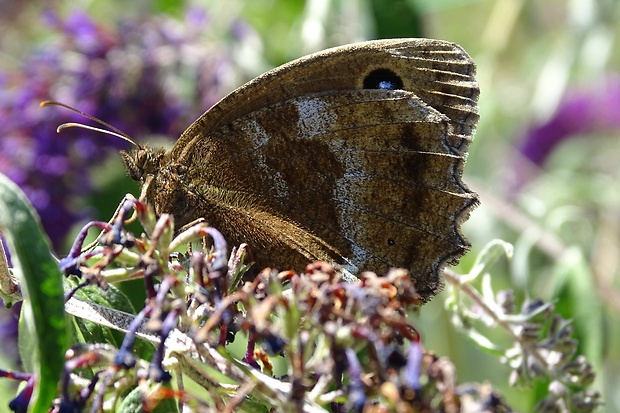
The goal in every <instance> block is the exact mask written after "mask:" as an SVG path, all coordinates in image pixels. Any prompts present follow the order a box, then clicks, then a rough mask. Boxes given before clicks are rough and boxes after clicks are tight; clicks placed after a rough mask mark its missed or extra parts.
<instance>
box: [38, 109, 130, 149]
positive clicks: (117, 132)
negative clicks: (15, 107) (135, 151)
mask: <svg viewBox="0 0 620 413" xmlns="http://www.w3.org/2000/svg"><path fill="white" fill-rule="evenodd" d="M39 106H41V107H43V106H61V107H63V108H65V109H69V110H70V111H72V112H75V113H78V114H80V115H82V116H84V117H85V118H88V119H90V120H92V121H93V122H97V123H98V124H100V125H103V126H105V127H106V128H109V129H110V130H108V129H101V128H96V127H94V126H89V125H84V124H83V123H75V122H68V123H63V124H62V125H60V126H58V128H56V132H60V131H61V130H63V129H67V128H72V127H77V128H82V129H88V130H92V131H95V132H101V133H105V134H107V135H112V136H116V137H117V138H120V139H122V140H124V141H127V142H129V143H131V144H132V145H134V146H135V147H137V148H142V146H140V145H139V144H138V143H137V142H135V141H134V140H133V139H131V137H130V136H129V135H127V134H126V133H125V132H123V131H122V130H120V129H118V128H117V127H115V126H112V125H110V124H109V123H107V122H105V121H102V120H101V119H98V118H96V117H94V116H92V115H89V114H88V113H84V112H82V111H81V110H79V109H76V108H74V107H73V106H69V105H67V104H65V103H61V102H56V101H55V100H46V101H44V102H41V103H40V105H39Z"/></svg>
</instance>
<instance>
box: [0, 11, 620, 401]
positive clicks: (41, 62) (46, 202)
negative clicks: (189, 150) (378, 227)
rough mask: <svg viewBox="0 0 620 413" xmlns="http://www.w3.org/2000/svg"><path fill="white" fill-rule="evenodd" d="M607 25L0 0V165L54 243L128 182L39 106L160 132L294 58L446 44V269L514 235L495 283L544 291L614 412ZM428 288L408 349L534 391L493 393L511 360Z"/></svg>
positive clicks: (458, 15) (617, 132)
mask: <svg viewBox="0 0 620 413" xmlns="http://www.w3.org/2000/svg"><path fill="white" fill-rule="evenodd" d="M619 17H620V2H617V1H616V0H546V1H544V2H543V1H527V0H477V1H476V0H427V1H423V0H340V1H338V0H332V1H330V0H307V1H304V0H261V1H252V0H247V1H242V0H228V1H225V2H223V1H207V0H203V1H193V2H187V1H186V2H183V1H171V0H157V1H134V2H120V1H110V0H106V1H102V0H89V1H56V2H44V1H30V2H22V1H11V0H4V1H2V2H0V171H1V172H3V173H5V174H7V175H8V176H9V177H10V178H11V179H13V180H14V181H15V182H16V183H18V184H19V185H20V187H21V188H22V189H23V190H24V191H25V192H26V194H27V195H28V197H29V198H30V200H31V201H32V203H33V204H34V205H35V207H36V208H37V210H38V211H39V214H40V215H41V218H42V220H43V223H44V226H45V229H46V231H47V232H48V234H49V236H50V238H51V239H52V241H53V244H54V247H55V250H56V253H57V254H59V255H63V254H66V253H67V251H68V248H69V244H70V240H71V237H72V236H73V235H74V234H75V233H76V230H77V228H79V227H80V226H81V225H83V224H84V223H85V222H87V221H88V220H91V219H102V220H107V219H108V218H109V217H110V216H111V215H112V213H113V211H114V209H115V207H116V205H117V204H118V202H119V201H120V200H121V198H122V196H123V195H124V194H125V193H127V192H131V193H134V194H137V185H136V184H135V183H133V182H131V180H130V179H129V178H128V177H127V176H126V174H125V172H124V170H123V167H122V164H121V162H120V158H119V156H118V149H123V148H124V149H128V147H129V145H128V144H127V143H125V142H122V141H120V140H117V139H114V138H112V137H110V136H105V135H99V134H96V133H92V132H87V131H84V130H77V129H71V130H67V131H65V132H63V133H62V134H56V132H55V131H56V127H57V126H58V125H59V124H61V123H63V122H67V121H80V122H85V119H84V118H80V117H79V116H77V115H75V114H73V113H70V112H68V111H64V110H62V109H60V108H54V107H52V108H49V107H48V108H40V107H39V102H40V101H42V100H47V99H55V100H59V101H62V102H63V103H67V104H70V105H72V106H75V107H77V108H79V109H80V110H83V111H84V112H86V113H89V114H91V115H94V116H96V117H98V118H100V119H102V120H104V121H106V122H109V123H111V124H112V125H114V126H116V127H118V128H120V129H121V130H123V131H124V132H126V133H128V134H129V135H131V136H132V137H134V138H135V139H136V140H137V141H139V142H159V143H163V144H170V142H173V140H174V139H175V138H176V137H177V136H179V135H180V133H181V132H182V131H183V129H184V128H185V127H187V126H188V125H189V124H190V123H191V122H192V121H193V120H194V119H195V118H196V117H197V116H198V115H200V114H201V113H202V112H203V111H204V110H206V109H207V108H208V107H209V106H210V105H212V104H213V103H215V102H216V101H217V100H218V99H219V98H220V97H222V96H224V95H225V94H226V93H228V92H230V91H231V90H233V89H234V88H235V87H237V86H239V85H241V84H242V83H243V82H245V81H247V80H249V79H251V78H253V77H255V76H257V75H259V74H260V73H262V72H264V71H265V70H267V69H269V68H271V67H274V66H276V65H279V64H282V63H284V62H287V61H289V60H291V59H293V58H296V57H299V56H301V55H304V54H307V53H310V52H313V51H317V50H320V49H323V48H326V47H330V46H335V45H340V44H345V43H350V42H354V41H361V40H368V39H376V38H386V37H431V38H439V39H446V40H450V41H453V42H456V43H459V44H460V45H461V46H463V47H464V48H465V49H466V50H467V51H468V52H469V53H470V54H471V56H472V57H473V58H474V60H475V61H476V62H477V66H478V79H479V83H480V89H481V97H480V115H481V119H480V123H479V126H478V130H477V133H476V139H475V141H474V143H473V144H472V145H471V148H470V155H469V158H468V163H467V167H466V171H465V181H466V182H467V183H468V184H469V185H470V186H471V187H473V188H474V189H475V190H476V191H478V192H479V193H480V195H481V201H482V205H481V206H480V207H479V208H478V209H477V210H476V211H475V212H474V213H473V214H472V217H471V219H470V221H469V222H468V223H467V224H466V225H465V229H464V231H465V233H466V234H467V236H468V237H469V239H470V241H471V242H472V244H473V248H472V252H471V253H470V254H469V255H468V256H466V257H465V258H464V259H463V260H462V262H461V264H460V266H459V267H458V268H457V270H459V271H461V272H466V271H468V270H469V268H470V266H471V265H472V262H473V259H474V257H475V255H476V253H477V252H479V251H480V250H481V249H482V248H483V247H484V246H485V245H486V244H487V243H488V242H489V241H491V240H493V239H496V238H501V239H503V240H505V241H508V242H510V243H512V244H514V246H515V252H514V256H513V257H512V259H511V260H504V261H502V262H500V264H498V265H497V266H496V268H495V270H494V272H493V283H494V287H495V288H497V289H501V288H512V289H514V290H515V292H516V295H517V297H519V299H528V298H538V297H540V298H543V299H544V300H547V301H554V302H555V306H556V309H557V310H558V311H559V312H560V313H561V314H562V315H563V316H564V317H565V318H568V319H571V320H573V323H574V327H575V331H576V335H577V337H578V338H579V340H580V345H579V352H580V353H581V354H584V355H585V356H586V357H587V358H588V360H589V361H590V363H592V365H593V366H594V369H595V371H596V372H597V374H598V376H597V381H596V383H595V385H594V388H595V389H596V390H598V391H600V392H602V393H603V397H604V400H605V403H606V404H605V405H604V406H603V407H602V408H601V411H605V412H615V411H620V392H618V391H616V387H617V385H618V383H620V345H619V344H620V318H619V314H620V288H619V287H618V284H619V281H618V280H617V279H618V275H619V273H620V271H619V270H618V266H619V258H620V73H619V71H620V52H619V50H620V48H619V47H618V46H617V45H618V33H619V31H620V24H618V21H619ZM444 300H445V296H444V295H440V296H438V297H437V298H435V299H434V300H433V302H431V303H430V304H427V305H426V306H424V307H423V309H422V310H421V311H420V313H419V314H418V315H416V316H415V317H416V325H417V326H418V328H419V330H420V332H421V334H422V336H423V339H424V343H425V346H426V347H427V348H428V349H431V350H434V351H435V352H436V353H437V354H439V355H442V356H447V357H449V358H450V359H451V360H452V361H453V362H454V363H455V364H456V367H457V374H458V377H459V381H460V382H466V381H478V382H490V383H492V385H493V386H494V387H495V388H496V389H497V390H498V391H500V392H501V393H503V394H504V395H505V397H506V400H507V401H508V403H509V404H510V405H512V406H513V407H514V408H515V409H517V410H520V411H531V410H532V408H533V405H534V404H535V401H536V395H537V392H539V391H541V390H540V388H537V387H536V386H529V387H527V388H522V387H510V386H509V385H508V375H509V371H510V369H509V368H508V367H507V366H505V365H503V364H502V363H501V361H500V360H499V359H498V357H497V356H496V355H494V354H490V353H488V352H485V351H483V350H482V349H480V348H479V347H478V346H476V345H475V344H474V343H473V342H472V341H471V340H469V339H468V338H467V337H466V336H465V335H463V334H460V333H459V331H458V330H456V329H455V328H454V327H453V326H452V324H451V322H450V317H449V315H448V314H447V312H446V311H445V310H444V305H443V302H444ZM2 314H3V315H2V318H1V320H2V325H1V326H0V332H1V333H2V337H1V338H0V339H1V340H2V346H3V350H4V351H3V352H2V355H1V356H0V368H15V356H14V353H12V352H11V348H13V345H14V343H15V339H14V337H15V323H14V314H15V311H13V312H10V311H3V313H2ZM493 334H494V333H491V337H493V340H497V342H498V343H501V342H502V340H505V339H506V338H505V337H504V336H503V335H502V333H501V332H498V333H497V335H496V337H495V336H493ZM2 386H4V383H1V382H0V387H1V388H2V389H4V387H2ZM2 391H7V390H2ZM8 391H9V392H10V391H11V390H10V389H9V390H8ZM9 394H10V393H9ZM7 397H8V398H5V396H4V395H3V394H2V393H0V399H2V400H8V399H9V398H10V397H12V394H11V396H7Z"/></svg>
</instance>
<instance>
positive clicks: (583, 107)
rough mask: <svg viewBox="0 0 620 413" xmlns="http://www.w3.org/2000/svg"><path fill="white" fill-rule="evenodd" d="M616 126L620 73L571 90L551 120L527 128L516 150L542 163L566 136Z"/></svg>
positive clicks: (618, 126)
mask: <svg viewBox="0 0 620 413" xmlns="http://www.w3.org/2000/svg"><path fill="white" fill-rule="evenodd" d="M614 129H620V77H610V78H608V79H606V80H605V82H604V83H603V84H602V85H601V86H600V87H596V88H590V89H580V90H574V91H572V92H570V93H569V94H568V95H567V96H566V98H564V100H563V101H562V102H561V103H560V105H559V106H558V108H557V110H556V112H555V113H554V114H553V116H552V117H551V118H550V119H549V120H547V121H546V122H545V123H542V124H537V125H533V126H531V127H530V128H529V129H528V131H527V132H526V133H525V135H524V137H523V138H522V139H521V141H520V142H519V143H518V144H517V150H518V152H519V153H520V154H521V155H522V156H523V157H524V158H525V159H527V160H528V161H530V162H531V163H532V164H533V165H535V166H538V167H542V166H543V165H544V163H545V161H546V160H547V158H548V157H549V156H550V155H551V153H552V152H553V150H554V149H556V148H557V147H558V146H559V145H560V144H562V142H564V141H566V140H567V139H570V138H574V137H579V136H584V135H586V134H591V133H596V132H605V131H610V130H614ZM521 166H523V165H522V164H521ZM518 175H521V176H522V175H523V174H518ZM521 179H523V177H521Z"/></svg>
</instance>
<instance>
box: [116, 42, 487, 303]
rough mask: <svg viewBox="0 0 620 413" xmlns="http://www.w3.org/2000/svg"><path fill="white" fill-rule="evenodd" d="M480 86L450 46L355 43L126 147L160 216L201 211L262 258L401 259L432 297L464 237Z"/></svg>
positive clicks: (358, 265)
mask: <svg viewBox="0 0 620 413" xmlns="http://www.w3.org/2000/svg"><path fill="white" fill-rule="evenodd" d="M478 95H479V89H478V85H477V83H476V80H475V66H474V63H473V61H472V59H471V58H470V57H469V56H468V55H467V53H466V52H465V51H464V50H463V49H462V48H461V47H460V46H458V45H456V44H453V43H450V42H446V41H441V40H433V39H390V40H377V41H369V42H363V43H357V44H351V45H346V46H341V47H336V48H332V49H328V50H325V51H322V52H318V53H315V54H311V55H309V56H306V57H302V58H300V59H298V60H294V61H292V62H290V63H287V64H285V65H283V66H280V67H278V68H275V69H273V70H270V71H268V72H266V73H265V74H263V75H261V76H259V77H257V78H256V79H254V80H252V81H250V82H248V83H246V84H245V85H243V86H241V87H239V88H238V89H236V90H235V91H233V92H232V93H230V94H229V95H228V96H226V97H224V98H223V99H222V100H221V101H219V102H218V103H217V104H215V105H214V106H213V107H211V108H210V109H209V110H207V111H206V112H205V113H204V114H203V115H202V116H200V117H199V118H198V119H197V120H196V121H195V122H194V123H193V124H191V125H190V126H189V128H187V130H186V131H185V132H184V133H183V134H182V135H181V137H180V138H179V139H178V140H177V142H176V143H175V144H174V146H173V148H172V149H171V150H170V151H166V150H164V149H151V148H148V147H143V146H139V147H137V148H136V149H134V150H132V151H131V152H121V155H122V158H123V161H124V164H125V167H126V169H127V171H128V172H129V175H130V176H131V177H132V178H133V179H135V180H137V181H139V182H140V185H141V194H142V195H141V198H142V199H144V200H146V201H147V202H149V203H150V204H152V205H153V206H154V207H155V210H156V212H157V213H158V214H161V213H170V214H172V215H173V216H174V218H175V223H176V225H177V227H180V226H182V225H185V224H187V223H190V222H193V221H195V220H196V219H198V218H204V219H205V220H206V221H207V222H208V223H209V224H210V225H211V226H213V227H215V228H217V229H219V230H220V231H221V232H222V233H223V235H224V236H225V238H226V239H227V240H228V242H229V243H230V244H232V245H239V244H241V243H247V244H248V245H249V247H250V249H251V251H252V253H253V257H254V262H255V265H256V266H257V267H259V268H263V267H274V268H279V269H295V270H303V269H304V268H305V266H306V265H307V264H308V263H310V262H312V261H316V260H321V261H327V262H329V263H332V264H335V265H337V266H339V267H340V268H344V269H345V270H347V271H349V272H350V273H353V274H356V273H358V272H360V271H366V270H368V271H374V272H377V273H383V272H385V271H387V270H388V269H389V268H391V267H402V268H405V269H407V270H409V272H410V275H411V277H412V279H413V280H414V281H415V284H416V288H417V289H418V292H419V293H420V295H421V296H422V298H423V299H424V300H428V299H430V298H431V297H432V296H433V295H435V294H436V293H437V292H438V291H439V290H440V289H441V285H442V283H441V280H440V271H441V270H442V268H443V267H444V266H445V265H446V264H448V263H455V262H456V261H457V260H458V258H460V257H461V256H462V255H463V254H464V253H465V251H466V250H467V249H468V247H469V244H468V242H467V240H466V239H465V238H464V236H463V235H462V234H461V231H460V225H461V223H462V222H463V221H464V220H465V219H466V218H467V217H468V215H469V212H470V210H471V209H472V208H473V207H475V206H476V205H477V203H478V197H477V195H476V194H474V193H473V192H472V191H470V190H469V189H468V188H467V186H466V185H465V184H464V183H463V182H462V180H461V174H462V171H463V166H464V164H465V158H466V155H467V149H468V146H469V144H470V142H471V141H472V138H473V132H474V128H475V125H476V122H477V120H478V109H477V99H478Z"/></svg>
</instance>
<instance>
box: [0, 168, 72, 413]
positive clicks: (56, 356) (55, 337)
mask: <svg viewBox="0 0 620 413" xmlns="http://www.w3.org/2000/svg"><path fill="white" fill-rule="evenodd" d="M0 229H1V230H2V233H3V234H4V236H5V238H6V240H7V244H8V247H9V251H10V252H11V260H12V262H13V271H14V273H15V274H16V275H17V279H18V280H19V285H20V286H21V291H22V294H23V296H24V304H23V307H22V317H21V320H22V323H21V326H20V331H21V335H20V350H21V351H22V352H21V355H22V360H24V362H25V363H27V364H26V365H27V366H29V370H30V371H31V372H33V373H34V374H35V378H36V386H35V393H34V394H33V396H32V401H31V403H30V411H33V412H40V411H46V410H47V408H48V407H49V406H50V404H51V401H52V399H53V398H54V397H55V395H56V388H57V385H58V380H59V378H60V374H61V372H62V369H63V366H64V354H65V351H66V350H67V348H68V346H69V337H68V333H67V324H66V320H65V311H64V291H63V288H62V278H61V275H60V271H59V269H58V264H57V262H56V260H55V259H54V257H53V256H52V254H51V252H50V243H49V241H48V240H47V237H46V236H45V234H44V233H43V231H42V229H41V226H40V224H39V219H38V217H37V214H36V212H35V211H34V209H33V208H32V205H31V204H30V202H29V201H28V200H27V198H26V196H25V195H24V194H23V193H22V191H21V190H20V189H19V188H18V187H17V186H16V185H15V184H13V182H11V181H10V180H9V179H8V178H7V177H6V176H5V175H2V174H0Z"/></svg>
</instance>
